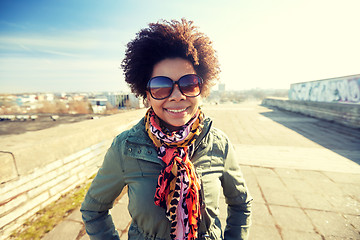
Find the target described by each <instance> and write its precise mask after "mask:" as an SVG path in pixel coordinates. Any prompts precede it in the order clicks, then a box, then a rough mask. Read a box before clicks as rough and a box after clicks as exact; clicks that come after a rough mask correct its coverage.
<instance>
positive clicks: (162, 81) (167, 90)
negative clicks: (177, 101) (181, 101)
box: [149, 77, 173, 99]
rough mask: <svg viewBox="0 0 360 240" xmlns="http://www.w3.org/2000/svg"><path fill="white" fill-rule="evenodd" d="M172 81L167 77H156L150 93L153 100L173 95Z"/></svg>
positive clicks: (151, 82) (152, 81) (151, 84)
mask: <svg viewBox="0 0 360 240" xmlns="http://www.w3.org/2000/svg"><path fill="white" fill-rule="evenodd" d="M172 84H173V83H172V80H171V79H168V78H165V77H155V78H153V79H151V81H150V86H149V87H150V89H149V90H150V93H151V95H152V97H153V98H158V99H161V98H167V97H168V96H169V95H170V94H171V89H172Z"/></svg>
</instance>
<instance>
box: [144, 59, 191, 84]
mask: <svg viewBox="0 0 360 240" xmlns="http://www.w3.org/2000/svg"><path fill="white" fill-rule="evenodd" d="M186 74H196V72H195V70H194V67H193V65H192V64H191V62H189V61H188V60H185V59H183V58H166V59H164V60H162V61H160V62H158V63H157V64H155V66H154V68H153V72H152V75H151V77H156V76H166V77H169V78H171V79H172V80H174V81H176V80H178V79H179V78H180V77H182V76H184V75H186Z"/></svg>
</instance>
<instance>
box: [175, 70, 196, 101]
mask: <svg viewBox="0 0 360 240" xmlns="http://www.w3.org/2000/svg"><path fill="white" fill-rule="evenodd" d="M179 87H180V89H181V91H182V92H183V94H184V95H185V96H188V97H195V96H197V95H199V94H200V79H199V77H198V76H196V75H186V76H184V77H182V78H181V79H180V80H179Z"/></svg>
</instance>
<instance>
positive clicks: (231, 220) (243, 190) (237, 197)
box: [222, 142, 252, 240]
mask: <svg viewBox="0 0 360 240" xmlns="http://www.w3.org/2000/svg"><path fill="white" fill-rule="evenodd" d="M222 186H223V191H224V196H225V199H226V203H227V204H228V216H227V219H226V227H225V232H224V239H225V240H235V239H236V240H239V239H247V238H248V235H249V227H250V224H251V219H250V217H251V201H252V198H251V196H250V194H249V192H248V190H247V187H246V184H245V180H244V178H243V176H242V173H241V170H240V166H239V163H238V161H237V158H236V155H235V151H234V148H233V146H232V145H231V143H230V142H228V146H227V154H226V158H225V162H224V172H223V176H222Z"/></svg>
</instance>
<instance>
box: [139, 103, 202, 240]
mask: <svg viewBox="0 0 360 240" xmlns="http://www.w3.org/2000/svg"><path fill="white" fill-rule="evenodd" d="M203 119H204V115H203V113H202V112H201V111H200V109H199V110H198V111H197V113H196V114H195V116H194V117H193V118H191V119H190V121H189V122H188V123H186V124H185V125H184V126H182V127H181V129H180V130H177V131H174V132H170V131H169V130H167V129H166V128H165V127H161V123H160V120H159V118H158V117H157V116H156V115H155V113H154V111H153V110H152V109H151V108H150V109H149V110H148V111H147V113H146V115H145V129H146V132H147V133H148V135H149V137H150V138H151V140H152V141H153V143H154V145H155V146H156V148H157V152H158V157H159V158H160V159H161V160H162V161H164V162H165V163H166V166H165V167H164V168H163V169H162V170H161V172H160V175H159V178H158V183H157V186H156V192H155V197H154V202H155V204H156V205H158V206H160V207H163V208H165V209H166V216H167V218H168V219H169V220H170V223H171V232H170V236H171V239H176V240H185V239H186V240H193V239H196V238H197V235H198V222H199V220H200V204H201V202H200V201H201V199H200V181H199V179H198V178H197V176H196V173H195V169H194V165H193V164H192V162H191V161H190V159H189V157H188V155H189V151H190V152H192V151H193V148H194V143H195V140H196V139H197V137H198V136H199V134H200V133H201V130H202V128H203Z"/></svg>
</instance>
